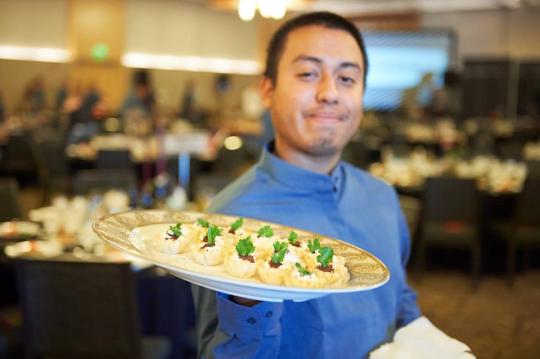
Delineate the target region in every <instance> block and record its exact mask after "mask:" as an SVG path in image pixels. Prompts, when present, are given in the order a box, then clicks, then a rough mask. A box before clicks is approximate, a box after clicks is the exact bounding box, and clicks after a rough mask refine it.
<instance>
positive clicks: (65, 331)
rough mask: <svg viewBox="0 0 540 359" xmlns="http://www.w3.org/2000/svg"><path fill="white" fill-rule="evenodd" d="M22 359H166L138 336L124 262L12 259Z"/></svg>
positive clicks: (154, 341)
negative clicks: (20, 312) (23, 352)
mask: <svg viewBox="0 0 540 359" xmlns="http://www.w3.org/2000/svg"><path fill="white" fill-rule="evenodd" d="M15 267H16V271H17V283H18V288H19V296H20V299H21V306H22V314H23V344H24V350H25V357H26V358H96V359H99V358H118V359H120V358H130V359H131V358H166V357H167V356H168V355H169V352H170V342H169V341H167V340H166V339H164V338H161V337H149V338H145V337H142V336H141V334H140V323H139V316H138V309H137V302H136V296H135V287H134V275H133V272H132V270H131V268H130V265H129V263H127V262H125V263H110V262H109V263H106V262H81V261H61V260H35V259H17V260H16V262H15Z"/></svg>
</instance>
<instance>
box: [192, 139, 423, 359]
mask: <svg viewBox="0 0 540 359" xmlns="http://www.w3.org/2000/svg"><path fill="white" fill-rule="evenodd" d="M210 210H211V211H213V212H219V213H224V214H229V215H237V216H245V217H252V218H257V219H261V220H267V221H271V222H275V223H280V224H283V225H288V226H293V227H297V228H301V229H305V230H308V231H313V232H316V233H320V234H322V235H326V236H329V237H333V238H338V239H341V240H345V241H347V242H349V243H352V244H354V245H356V246H358V247H361V248H363V249H365V250H367V251H369V252H371V253H373V254H374V255H376V256H377V257H378V258H379V259H381V260H382V261H383V262H384V263H385V264H386V265H387V267H388V269H389V270H390V273H391V276H390V280H389V281H388V283H386V284H385V285H383V286H382V287H379V288H377V289H374V290H370V291H365V292H357V293H347V294H336V295H328V296H325V297H322V298H318V299H314V300H309V301H306V302H299V303H297V302H292V301H284V302H283V303H270V302H261V303H259V304H257V305H255V306H253V307H245V306H242V305H238V304H236V303H234V302H232V301H230V300H229V298H228V296H227V295H225V294H222V293H215V292H212V291H210V290H207V289H204V288H200V287H196V286H194V288H193V292H194V299H195V305H196V308H197V315H198V334H199V346H200V348H199V350H200V355H201V356H202V357H214V356H215V357H218V358H332V359H335V358H362V357H365V356H366V355H367V354H368V353H369V352H370V351H371V350H373V349H374V348H376V347H377V346H378V345H380V344H381V343H384V342H385V341H388V340H391V339H392V336H393V333H394V332H395V330H396V328H398V327H400V326H402V325H405V324H407V323H409V322H410V321H412V320H414V319H416V318H417V317H418V316H419V315H420V311H419V309H418V307H417V304H416V296H415V294H414V292H413V291H412V290H411V289H410V288H409V286H408V285H407V282H406V275H405V270H404V266H405V263H406V261H407V258H408V255H409V249H410V245H409V234H408V229H407V225H406V222H405V220H404V217H403V214H402V212H401V209H400V206H399V201H398V198H397V196H396V193H395V191H394V190H393V189H392V188H391V187H390V186H388V185H386V184H384V183H383V182H381V181H379V180H377V179H375V178H374V177H372V176H371V175H369V174H368V173H366V172H364V171H361V170H359V169H357V168H355V167H353V166H351V165H350V164H347V163H345V162H341V163H339V164H338V166H337V167H336V168H335V169H334V170H333V171H332V173H331V174H330V175H323V174H319V173H314V172H311V171H307V170H305V169H302V168H299V167H296V166H294V165H292V164H290V163H287V162H285V161H283V160H281V159H280V158H278V157H276V156H275V155H273V154H272V153H270V151H268V149H265V150H264V151H263V154H262V156H261V159H260V161H259V162H258V164H257V165H256V166H254V167H253V168H252V169H251V170H249V171H248V172H247V173H246V174H244V175H243V176H242V177H240V178H239V179H238V180H237V181H235V182H234V183H233V184H231V185H230V186H228V187H227V188H226V189H225V190H224V191H223V192H221V193H220V194H219V195H218V196H217V197H216V199H215V201H214V202H213V204H212V206H211V208H210Z"/></svg>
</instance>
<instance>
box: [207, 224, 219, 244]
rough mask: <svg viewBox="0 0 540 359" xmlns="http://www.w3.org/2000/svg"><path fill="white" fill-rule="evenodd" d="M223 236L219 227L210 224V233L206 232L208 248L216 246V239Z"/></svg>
mask: <svg viewBox="0 0 540 359" xmlns="http://www.w3.org/2000/svg"><path fill="white" fill-rule="evenodd" d="M220 234H221V229H219V228H218V226H214V225H213V224H210V225H209V226H208V231H206V237H207V238H208V246H209V247H211V246H214V245H215V244H216V237H217V236H219V235H220Z"/></svg>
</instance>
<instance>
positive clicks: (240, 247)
mask: <svg viewBox="0 0 540 359" xmlns="http://www.w3.org/2000/svg"><path fill="white" fill-rule="evenodd" d="M236 252H238V255H239V256H240V257H247V256H249V255H250V254H251V253H253V252H255V246H254V245H253V241H252V240H251V236H248V237H246V238H244V239H241V240H239V241H238V243H237V244H236Z"/></svg>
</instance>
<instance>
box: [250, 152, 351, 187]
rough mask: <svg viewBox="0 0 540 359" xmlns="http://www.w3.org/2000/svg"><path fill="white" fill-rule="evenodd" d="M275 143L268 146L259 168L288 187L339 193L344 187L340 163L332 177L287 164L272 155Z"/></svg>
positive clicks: (263, 153) (342, 169)
mask: <svg viewBox="0 0 540 359" xmlns="http://www.w3.org/2000/svg"><path fill="white" fill-rule="evenodd" d="M273 148H274V143H273V142H270V143H269V144H267V145H266V146H265V147H264V148H263V151H262V154H261V158H260V159H259V168H260V169H262V170H263V171H265V172H266V173H268V174H269V175H270V176H271V177H272V178H273V179H275V180H276V181H278V182H281V183H283V184H285V185H287V186H288V187H292V188H297V189H302V190H305V191H337V190H338V189H339V188H340V187H341V186H342V185H343V176H344V173H345V172H344V168H343V163H342V162H341V161H340V162H339V163H338V164H337V166H336V167H335V168H334V169H333V170H332V172H331V173H330V175H325V174H321V173H317V172H313V171H308V170H306V169H304V168H301V167H298V166H296V165H293V164H291V163H289V162H286V161H284V160H282V159H281V158H279V157H278V156H276V155H275V154H273V153H272V150H273Z"/></svg>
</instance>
